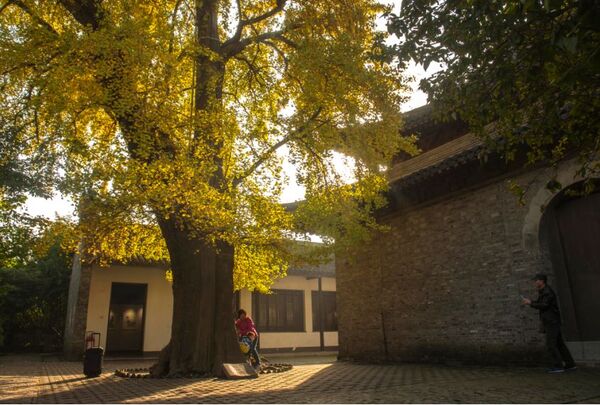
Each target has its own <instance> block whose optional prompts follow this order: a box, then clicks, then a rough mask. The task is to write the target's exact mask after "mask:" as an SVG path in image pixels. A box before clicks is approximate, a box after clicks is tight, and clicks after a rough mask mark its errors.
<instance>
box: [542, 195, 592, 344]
mask: <svg viewBox="0 0 600 405" xmlns="http://www.w3.org/2000/svg"><path fill="white" fill-rule="evenodd" d="M570 191H571V192H572V191H575V192H577V189H576V188H575V189H572V190H570ZM571 192H568V191H567V192H562V193H561V194H560V195H558V196H557V197H556V198H555V200H553V202H552V204H551V205H550V206H549V207H548V208H547V209H546V212H545V213H544V218H543V222H542V224H541V229H540V230H541V231H542V232H544V234H543V235H542V236H544V238H543V239H542V241H543V242H545V244H546V249H547V250H546V253H547V255H548V256H549V258H550V260H551V262H552V268H553V270H554V274H555V276H556V281H557V288H558V293H559V298H560V306H561V312H562V316H563V319H564V329H565V330H564V332H565V336H566V338H567V340H569V341H600V321H599V320H598V319H599V318H598V316H599V315H598V314H600V192H595V193H593V194H590V195H585V196H577V195H575V196H574V195H573V194H572V193H571Z"/></svg>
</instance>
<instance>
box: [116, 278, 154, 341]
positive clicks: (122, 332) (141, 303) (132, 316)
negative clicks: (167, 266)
mask: <svg viewBox="0 0 600 405" xmlns="http://www.w3.org/2000/svg"><path fill="white" fill-rule="evenodd" d="M147 288H148V286H147V285H146V284H132V283H113V284H112V288H111V292H110V307H109V311H108V329H107V337H106V351H107V352H111V353H126V352H142V351H143V350H144V320H145V312H146V292H147Z"/></svg>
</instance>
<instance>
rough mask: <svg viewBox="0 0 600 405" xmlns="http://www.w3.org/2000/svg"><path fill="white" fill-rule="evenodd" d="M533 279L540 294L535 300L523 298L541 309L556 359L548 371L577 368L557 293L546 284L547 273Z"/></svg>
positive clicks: (543, 324) (549, 347)
mask: <svg viewBox="0 0 600 405" xmlns="http://www.w3.org/2000/svg"><path fill="white" fill-rule="evenodd" d="M531 280H532V281H533V282H534V283H535V287H536V288H537V290H538V294H539V295H538V298H537V300H535V301H531V300H530V299H528V298H523V304H524V305H529V306H530V307H531V308H535V309H537V310H538V311H540V320H541V322H542V326H543V328H544V332H545V333H546V346H547V348H548V351H549V352H550V354H551V355H552V358H553V360H554V364H553V367H552V368H551V369H549V370H548V372H549V373H562V372H563V371H565V370H575V369H576V368H577V367H576V366H575V362H574V361H573V357H572V356H571V353H570V352H569V348H568V347H567V345H565V341H564V339H563V336H562V332H561V330H560V325H561V321H560V312H559V310H558V300H557V298H556V293H555V292H554V290H552V288H550V286H549V285H548V284H546V282H547V280H548V278H547V277H546V275H545V274H536V275H535V277H533V278H532V279H531ZM563 362H564V363H563Z"/></svg>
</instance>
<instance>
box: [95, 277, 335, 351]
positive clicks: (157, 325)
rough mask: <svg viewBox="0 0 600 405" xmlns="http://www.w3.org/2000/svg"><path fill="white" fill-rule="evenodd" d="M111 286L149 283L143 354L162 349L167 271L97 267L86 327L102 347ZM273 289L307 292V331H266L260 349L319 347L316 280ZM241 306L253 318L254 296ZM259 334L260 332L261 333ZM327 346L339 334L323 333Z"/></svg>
mask: <svg viewBox="0 0 600 405" xmlns="http://www.w3.org/2000/svg"><path fill="white" fill-rule="evenodd" d="M321 280H322V289H323V291H335V290H336V286H335V278H332V277H323V278H322V279H321ZM112 283H139V284H147V285H148V291H147V298H146V318H145V324H144V351H145V352H154V351H159V350H161V349H162V348H163V347H164V346H165V345H166V344H167V343H168V342H169V338H170V336H171V319H172V314H173V293H172V288H171V283H170V282H168V281H167V280H166V278H165V271H164V270H162V269H158V268H153V267H135V266H110V267H107V268H101V267H94V268H93V269H92V280H91V284H90V296H89V302H88V313H87V327H86V330H93V331H97V332H100V333H101V334H102V337H101V340H102V341H101V344H102V345H103V346H105V345H106V332H107V324H108V309H109V304H110V291H111V286H112ZM273 289H287V290H302V291H304V332H263V333H261V342H260V345H261V348H264V349H281V348H292V349H296V348H302V347H312V348H318V347H320V337H319V332H314V331H313V330H312V324H313V320H312V295H311V291H318V281H317V279H307V278H306V277H301V276H287V277H285V278H283V279H281V280H277V281H276V282H275V284H274V285H273ZM240 307H241V308H244V309H245V310H246V312H247V313H248V314H249V315H250V316H252V293H251V292H250V291H247V290H243V291H241V294H240ZM259 332H260V331H259ZM324 343H325V346H328V347H333V346H337V345H338V333H337V332H325V333H324Z"/></svg>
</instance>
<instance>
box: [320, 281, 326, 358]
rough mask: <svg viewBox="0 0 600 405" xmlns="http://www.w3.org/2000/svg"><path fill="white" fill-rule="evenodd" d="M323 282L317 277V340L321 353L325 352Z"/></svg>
mask: <svg viewBox="0 0 600 405" xmlns="http://www.w3.org/2000/svg"><path fill="white" fill-rule="evenodd" d="M322 292H323V282H322V278H321V277H319V339H320V341H321V351H322V352H323V351H325V332H324V331H323V329H325V328H324V327H323V294H322Z"/></svg>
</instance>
